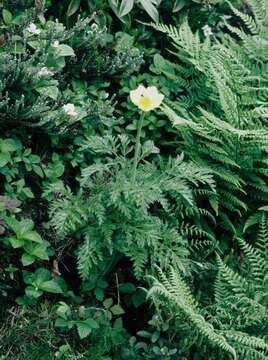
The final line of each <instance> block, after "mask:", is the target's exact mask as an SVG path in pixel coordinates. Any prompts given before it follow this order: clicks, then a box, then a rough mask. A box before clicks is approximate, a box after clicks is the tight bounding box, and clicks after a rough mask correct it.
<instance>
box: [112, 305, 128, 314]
mask: <svg viewBox="0 0 268 360" xmlns="http://www.w3.org/2000/svg"><path fill="white" fill-rule="evenodd" d="M110 311H111V312H112V313H113V314H114V315H123V314H124V313H125V311H124V309H123V308H122V307H121V306H120V305H118V304H117V305H114V306H112V307H111V308H110Z"/></svg>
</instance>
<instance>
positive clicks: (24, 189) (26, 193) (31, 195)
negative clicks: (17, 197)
mask: <svg viewBox="0 0 268 360" xmlns="http://www.w3.org/2000/svg"><path fill="white" fill-rule="evenodd" d="M22 192H23V193H24V195H26V196H27V197H28V198H30V199H33V198H34V194H33V192H32V190H31V189H30V188H29V187H25V188H23V189H22Z"/></svg>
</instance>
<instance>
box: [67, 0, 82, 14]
mask: <svg viewBox="0 0 268 360" xmlns="http://www.w3.org/2000/svg"><path fill="white" fill-rule="evenodd" d="M80 3H81V0H71V2H70V4H69V6H68V9H67V13H66V15H67V17H70V16H72V15H73V14H75V13H76V12H77V10H78V9H79V6H80Z"/></svg>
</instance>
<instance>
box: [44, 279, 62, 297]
mask: <svg viewBox="0 0 268 360" xmlns="http://www.w3.org/2000/svg"><path fill="white" fill-rule="evenodd" d="M39 288H40V289H41V290H43V291H46V292H48V293H52V294H62V292H63V291H62V289H61V287H60V286H59V285H58V284H57V283H56V281H55V280H49V281H45V282H43V283H41V284H40V285H39Z"/></svg>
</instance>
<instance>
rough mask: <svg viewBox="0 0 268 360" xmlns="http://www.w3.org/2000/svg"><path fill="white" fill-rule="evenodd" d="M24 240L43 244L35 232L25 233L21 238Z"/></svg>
mask: <svg viewBox="0 0 268 360" xmlns="http://www.w3.org/2000/svg"><path fill="white" fill-rule="evenodd" d="M21 238H22V239H24V240H30V241H33V242H36V243H39V244H41V243H42V242H43V240H42V238H41V236H40V235H39V234H38V233H37V232H36V231H26V232H24V233H23V234H22V236H21Z"/></svg>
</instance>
